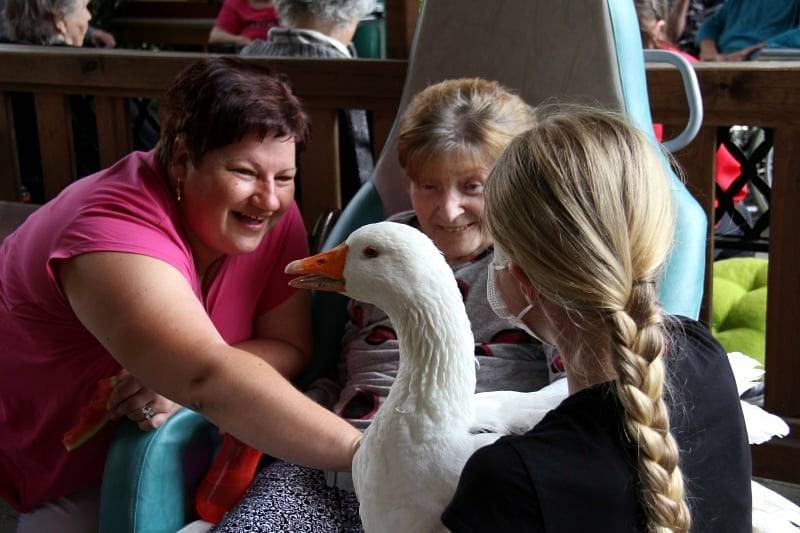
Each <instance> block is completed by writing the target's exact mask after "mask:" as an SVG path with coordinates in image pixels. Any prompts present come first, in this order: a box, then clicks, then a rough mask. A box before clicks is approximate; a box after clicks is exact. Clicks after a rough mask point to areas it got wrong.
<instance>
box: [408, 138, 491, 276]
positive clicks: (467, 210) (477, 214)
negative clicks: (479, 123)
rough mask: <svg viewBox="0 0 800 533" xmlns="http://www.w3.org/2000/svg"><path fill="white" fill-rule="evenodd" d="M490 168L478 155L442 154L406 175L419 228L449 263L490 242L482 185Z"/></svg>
mask: <svg viewBox="0 0 800 533" xmlns="http://www.w3.org/2000/svg"><path fill="white" fill-rule="evenodd" d="M488 174H489V168H487V166H486V165H484V164H482V163H480V162H479V159H478V158H475V157H470V156H465V155H464V154H459V153H452V154H442V155H441V156H438V157H435V158H433V159H431V160H430V161H428V162H426V163H425V164H423V165H420V166H419V168H418V169H416V170H415V175H413V176H409V179H410V193H411V204H412V205H413V206H414V211H416V213H417V218H418V219H419V223H420V226H421V229H422V231H424V232H425V234H426V235H427V236H428V237H430V238H431V239H432V240H433V242H434V243H436V246H437V247H438V248H439V250H441V251H442V253H443V254H444V257H445V259H447V262H448V263H450V264H451V265H457V264H459V263H463V262H465V261H468V260H469V259H471V258H472V257H474V256H475V255H477V254H478V253H480V252H481V251H483V250H484V249H486V248H487V247H488V246H489V242H490V241H489V236H488V234H487V233H486V231H485V229H484V227H483V187H484V184H485V183H486V178H487V176H488Z"/></svg>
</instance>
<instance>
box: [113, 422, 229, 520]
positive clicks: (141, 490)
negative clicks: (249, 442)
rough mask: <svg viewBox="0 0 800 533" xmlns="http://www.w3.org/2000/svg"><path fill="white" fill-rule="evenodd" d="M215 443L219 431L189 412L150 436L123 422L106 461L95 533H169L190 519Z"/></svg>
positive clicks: (217, 439)
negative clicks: (196, 493)
mask: <svg viewBox="0 0 800 533" xmlns="http://www.w3.org/2000/svg"><path fill="white" fill-rule="evenodd" d="M219 439H220V437H219V430H218V429H217V428H216V427H215V426H214V425H212V424H211V423H210V422H208V421H207V420H206V419H205V418H203V417H202V416H201V415H199V414H197V413H195V412H194V411H191V410H189V409H181V410H180V411H178V412H177V413H175V414H174V415H172V416H171V417H170V418H169V419H168V420H167V421H166V422H165V423H164V424H163V425H162V426H161V427H160V428H158V429H157V430H156V431H152V432H144V431H141V430H140V429H139V428H138V427H137V426H136V424H134V423H133V422H131V421H129V420H125V421H123V422H122V423H121V424H120V427H119V428H118V429H117V433H116V435H115V437H114V440H113V442H112V445H111V449H110V450H109V453H108V456H107V457H106V465H105V472H104V474H103V486H102V490H101V501H100V531H101V533H134V532H136V533H175V531H177V530H178V529H180V528H181V527H183V526H184V525H185V524H186V523H187V522H189V521H190V520H192V519H193V518H194V517H195V516H196V514H195V511H194V494H195V491H196V489H197V486H198V485H199V484H200V480H201V479H202V477H203V476H204V475H205V473H206V471H207V470H208V467H209V465H210V464H211V458H212V455H213V453H214V450H215V449H216V446H217V444H218V443H219Z"/></svg>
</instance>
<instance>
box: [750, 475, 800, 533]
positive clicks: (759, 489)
mask: <svg viewBox="0 0 800 533" xmlns="http://www.w3.org/2000/svg"><path fill="white" fill-rule="evenodd" d="M751 487H752V491H753V533H798V532H800V507H798V506H796V505H795V504H793V503H792V502H790V501H789V500H787V499H786V498H784V497H783V496H781V495H780V494H778V493H777V492H775V491H773V490H770V489H768V488H767V487H765V486H764V485H761V484H759V483H756V482H755V481H752V482H751Z"/></svg>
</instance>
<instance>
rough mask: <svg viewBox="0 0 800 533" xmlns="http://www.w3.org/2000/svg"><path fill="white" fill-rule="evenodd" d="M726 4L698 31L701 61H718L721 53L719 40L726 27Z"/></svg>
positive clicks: (696, 39) (708, 18)
mask: <svg viewBox="0 0 800 533" xmlns="http://www.w3.org/2000/svg"><path fill="white" fill-rule="evenodd" d="M725 8H726V6H725V4H723V5H722V7H721V8H720V9H718V10H717V11H716V12H715V13H714V14H713V15H711V16H710V17H707V18H706V19H705V20H704V21H703V24H701V25H700V29H699V30H697V35H696V36H695V42H696V43H697V47H698V48H699V49H700V61H717V59H718V56H719V51H718V50H717V38H719V35H720V33H722V30H723V29H724V27H725V18H724V17H725V13H726V9H725Z"/></svg>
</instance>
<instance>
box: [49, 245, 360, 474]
mask: <svg viewBox="0 0 800 533" xmlns="http://www.w3.org/2000/svg"><path fill="white" fill-rule="evenodd" d="M60 267H61V268H60V270H59V279H60V282H61V285H62V287H63V290H64V293H65V294H66V297H67V299H68V300H69V303H70V305H71V306H72V309H73V310H74V311H75V314H76V315H77V317H78V318H79V319H80V320H81V322H82V323H83V324H84V326H85V327H86V328H87V329H88V330H89V331H90V332H91V333H92V334H93V335H94V336H95V337H96V338H97V339H98V340H99V342H100V343H101V344H103V346H104V347H105V348H106V349H107V350H108V351H109V352H110V353H111V354H112V355H113V356H114V358H116V359H117V361H119V363H120V364H121V365H122V366H123V367H125V368H126V369H128V370H129V371H130V373H131V374H132V375H133V376H135V377H136V378H137V379H139V380H140V381H141V383H142V384H143V385H144V386H146V387H148V388H150V389H152V390H154V391H157V392H158V393H160V394H162V395H164V396H166V397H168V398H170V399H172V400H174V401H176V402H178V403H180V404H182V405H185V406H187V407H189V408H191V409H194V410H195V411H198V412H199V413H201V414H203V415H204V416H206V417H207V418H208V419H209V420H211V421H212V422H214V423H215V424H217V425H218V426H219V427H220V428H221V429H222V430H223V431H227V432H230V433H232V434H233V435H235V436H237V437H238V438H240V439H241V440H243V441H244V442H246V443H247V444H249V445H251V446H253V447H255V448H258V449H260V450H264V451H267V452H269V453H270V454H271V455H275V456H277V457H281V458H284V459H286V460H289V461H292V462H297V463H300V464H304V465H307V466H311V467H315V468H321V469H334V470H349V469H350V464H351V459H352V453H353V451H354V449H355V447H356V445H357V442H358V439H359V437H360V433H359V432H358V431H357V430H356V429H355V428H353V427H352V426H350V425H349V424H348V423H347V422H345V421H344V420H342V419H340V418H338V417H336V416H335V415H333V414H332V413H330V412H329V411H327V410H325V409H323V408H321V407H319V406H318V405H316V404H315V403H314V402H312V401H311V400H309V399H308V398H306V397H305V396H303V395H302V394H301V393H299V392H298V391H297V389H295V388H294V387H293V386H292V385H291V384H290V383H289V382H288V381H286V380H285V379H284V378H283V377H282V376H281V375H280V373H279V372H278V371H277V370H276V369H275V368H273V367H272V365H271V364H270V363H268V362H266V361H265V360H264V359H262V357H259V356H258V355H253V354H252V353H249V352H247V351H245V350H242V349H239V348H236V347H232V346H229V345H228V344H227V343H226V342H225V341H224V339H223V338H222V336H221V335H220V334H219V332H218V331H217V330H216V328H215V327H214V325H213V323H212V322H211V320H210V318H209V317H208V315H207V313H206V311H205V309H204V308H203V306H202V304H201V303H200V301H199V300H198V298H197V296H196V295H195V294H194V292H193V290H192V288H191V287H190V285H189V283H188V282H187V281H186V279H185V278H184V277H183V276H182V275H181V274H180V273H179V272H178V271H177V270H175V269H174V268H173V267H172V266H170V265H168V264H166V263H164V262H162V261H160V260H157V259H153V258H150V257H146V256H141V255H136V254H126V253H88V254H83V255H79V256H77V257H75V258H72V259H69V260H66V261H65V262H64V263H63V264H61V265H60ZM288 305H289V307H290V308H291V307H293V305H298V306H301V305H303V304H300V303H298V302H292V303H289V304H288ZM280 308H281V307H280V306H279V307H278V308H276V312H277V310H278V309H280ZM289 320H290V318H289V317H287V319H286V322H288V321H289ZM285 327H286V328H287V331H292V332H295V333H296V332H297V331H299V329H297V330H295V326H292V327H289V326H288V325H287V324H285ZM270 331H271V330H270ZM275 342H276V344H277V343H280V342H284V343H287V341H286V339H285V338H283V339H278V340H276V341H275ZM256 343H257V344H258V345H259V346H258V350H260V349H261V348H264V347H265V346H268V345H269V343H267V344H266V345H262V344H260V341H256ZM287 344H288V345H290V346H291V345H292V343H291V342H288V343H287ZM290 346H284V347H283V348H281V349H280V351H279V353H278V354H277V355H275V356H274V357H275V361H276V365H279V366H281V365H282V366H284V367H285V368H284V369H288V367H290V366H292V365H291V364H290V363H289V362H288V361H287V359H289V358H291V357H292V356H291V355H290V353H291V352H293V351H294V350H298V351H302V349H299V348H298V346H293V347H290ZM283 350H286V351H285V352H284V351H283ZM259 353H260V352H259ZM262 355H263V354H262ZM266 357H267V358H270V357H273V356H271V355H269V356H266ZM288 371H290V372H291V369H289V370H288Z"/></svg>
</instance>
